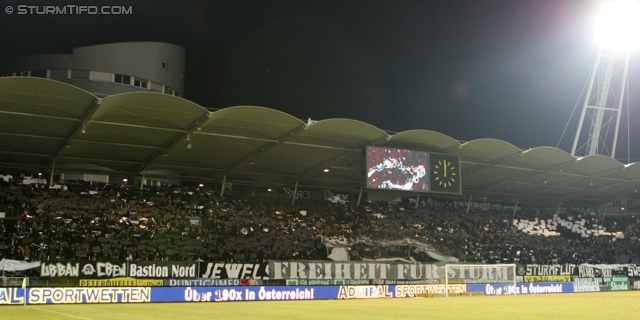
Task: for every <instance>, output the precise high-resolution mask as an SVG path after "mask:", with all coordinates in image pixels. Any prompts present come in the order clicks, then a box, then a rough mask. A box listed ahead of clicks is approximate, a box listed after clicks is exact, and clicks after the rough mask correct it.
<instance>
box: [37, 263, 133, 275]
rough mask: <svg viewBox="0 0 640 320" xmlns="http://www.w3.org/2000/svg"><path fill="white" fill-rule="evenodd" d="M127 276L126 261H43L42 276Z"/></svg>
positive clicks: (41, 265) (41, 266)
mask: <svg viewBox="0 0 640 320" xmlns="http://www.w3.org/2000/svg"><path fill="white" fill-rule="evenodd" d="M126 276H127V262H126V261H89V260H86V261H42V263H41V264H40V277H41V278H89V279H99V278H116V277H126Z"/></svg>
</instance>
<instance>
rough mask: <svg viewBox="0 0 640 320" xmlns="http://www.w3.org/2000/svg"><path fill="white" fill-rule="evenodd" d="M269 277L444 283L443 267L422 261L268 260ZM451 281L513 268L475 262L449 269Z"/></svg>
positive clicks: (492, 276) (494, 278)
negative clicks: (434, 280) (437, 280)
mask: <svg viewBox="0 0 640 320" xmlns="http://www.w3.org/2000/svg"><path fill="white" fill-rule="evenodd" d="M269 274H270V277H271V279H275V280H280V279H285V280H289V279H325V280H327V279H334V280H343V279H346V280H351V279H369V280H377V279H382V280H386V279H390V280H424V279H439V280H441V282H444V279H445V278H446V277H445V266H443V265H437V264H422V263H396V262H375V261H362V262H358V261H349V262H329V261H275V260H270V261H269ZM449 278H450V279H451V282H452V283H453V282H455V283H468V282H484V283H492V282H500V281H513V279H514V278H515V275H514V274H513V269H512V268H508V267H495V266H492V265H478V266H474V267H468V266H461V267H459V268H449Z"/></svg>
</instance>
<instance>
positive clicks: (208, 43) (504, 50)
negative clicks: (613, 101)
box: [0, 0, 640, 162]
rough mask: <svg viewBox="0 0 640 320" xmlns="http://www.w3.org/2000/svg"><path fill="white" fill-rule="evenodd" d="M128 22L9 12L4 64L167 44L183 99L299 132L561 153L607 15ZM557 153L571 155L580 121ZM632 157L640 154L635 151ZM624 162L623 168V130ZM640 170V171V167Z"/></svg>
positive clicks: (228, 7) (291, 4) (219, 16)
mask: <svg viewBox="0 0 640 320" xmlns="http://www.w3.org/2000/svg"><path fill="white" fill-rule="evenodd" d="M124 3H126V5H127V6H128V5H131V6H132V7H133V14H132V15H118V16H96V15H86V14H85V15H48V16H42V15H17V14H16V13H15V12H14V14H11V15H9V14H6V13H5V12H4V7H5V6H7V5H12V6H14V7H17V5H19V4H29V5H56V4H57V5H65V4H90V5H100V4H104V5H121V4H123V1H69V2H65V1H38V0H27V1H3V5H2V11H1V12H0V30H1V32H0V48H1V50H0V59H2V60H6V58H9V57H13V56H18V55H24V54H38V53H65V52H69V51H71V49H72V48H74V47H79V46H86V45H94V44H101V43H110V42H124V41H161V42H170V43H175V44H178V45H181V46H182V47H184V48H185V50H186V52H187V58H186V74H185V77H186V80H185V93H184V94H185V98H187V99H189V100H191V101H194V102H196V103H198V104H200V105H202V106H204V107H207V108H216V109H221V108H226V107H230V106H236V105H256V106H265V107H269V108H273V109H277V110H281V111H283V112H286V113H289V114H291V115H293V116H295V117H297V118H300V119H304V120H306V119H308V118H312V119H314V120H322V119H328V118H351V119H356V120H361V121H364V122H367V123H370V124H373V125H375V126H377V127H379V128H381V129H383V130H386V131H390V132H399V131H404V130H410V129H427V130H434V131H438V132H442V133H445V134H447V135H449V136H451V137H453V138H455V139H458V140H462V141H469V140H474V139H478V138H496V139H501V140H505V141H507V142H510V143H512V144H514V145H515V146H517V147H520V148H524V149H526V148H533V147H537V146H556V145H557V144H558V141H559V140H560V137H561V135H562V132H563V129H564V127H565V125H566V124H567V121H569V118H570V115H571V112H572V111H573V109H574V106H575V105H576V103H579V107H578V109H577V110H576V113H579V112H580V110H581V107H582V100H581V92H582V89H583V87H584V85H585V83H586V81H587V80H588V77H589V75H590V72H591V69H592V67H593V64H594V62H595V59H596V56H597V53H598V47H597V45H596V44H595V42H594V40H593V36H592V34H593V30H592V16H593V14H594V12H595V10H596V9H597V8H598V3H599V2H598V1H595V0H594V1H585V0H580V1H568V0H566V1H561V0H535V1H529V0H527V1H524V0H523V1H515V0H498V1H489V0H468V1H454V0H441V1H426V0H424V1H402V0H393V1H391V0H388V1H356V0H351V1H345V0H322V1H298V0H291V1H255V0H252V1H238V0H233V1H150V0H147V1H145V0H141V1H124ZM629 82H630V83H629V85H630V106H631V117H630V122H631V127H632V130H631V136H632V138H631V143H632V144H631V149H632V153H631V157H632V161H634V159H633V158H640V150H638V149H640V148H638V147H637V144H638V143H639V138H634V137H639V136H640V117H639V116H638V114H639V110H638V108H639V103H638V101H639V100H640V98H639V95H638V93H637V92H638V89H640V87H639V85H640V52H636V53H635V54H634V55H632V60H631V68H630V80H629ZM573 120H574V121H573V122H571V123H570V125H569V127H568V129H567V133H566V134H565V138H564V139H563V140H562V143H561V144H560V148H562V149H564V150H565V151H569V150H570V144H571V143H572V142H573V136H574V134H575V131H576V127H577V116H576V115H574V118H573ZM634 143H635V145H634ZM618 148H619V150H621V151H619V152H618V154H617V158H619V159H621V160H624V162H626V159H627V151H626V150H627V116H626V110H625V112H624V114H623V118H622V121H621V132H620V138H619V147H618ZM638 160H640V159H635V161H638Z"/></svg>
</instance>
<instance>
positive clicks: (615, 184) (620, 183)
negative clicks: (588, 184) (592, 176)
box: [565, 179, 640, 200]
mask: <svg viewBox="0 0 640 320" xmlns="http://www.w3.org/2000/svg"><path fill="white" fill-rule="evenodd" d="M638 182H640V179H635V180H627V181H618V182H613V183H610V184H608V185H606V186H604V187H598V188H595V189H592V188H589V189H587V190H583V191H580V192H574V193H571V194H569V195H567V196H565V198H571V197H582V196H588V195H591V194H594V193H597V192H602V191H607V190H610V189H614V188H618V187H620V186H623V185H625V184H630V185H631V186H630V187H629V192H621V193H617V194H615V195H613V196H609V197H608V199H615V198H618V197H619V196H621V195H624V194H631V193H633V190H632V188H633V186H634V184H636V183H638ZM605 200H606V199H605Z"/></svg>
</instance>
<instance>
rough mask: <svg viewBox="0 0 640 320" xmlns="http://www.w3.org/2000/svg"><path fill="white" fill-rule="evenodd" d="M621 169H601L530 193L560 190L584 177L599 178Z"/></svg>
mask: <svg viewBox="0 0 640 320" xmlns="http://www.w3.org/2000/svg"><path fill="white" fill-rule="evenodd" d="M619 170H620V168H614V169H609V170H605V171H601V172H598V173H596V174H594V175H590V176H578V177H575V178H572V179H569V180H567V181H563V182H560V183H557V184H554V185H549V188H546V189H542V190H537V191H533V192H529V194H539V193H542V192H545V191H547V190H548V191H554V190H558V189H559V188H563V187H564V186H568V185H570V184H572V183H574V182H576V181H580V180H583V179H593V178H597V177H600V176H603V175H605V174H608V173H611V172H616V171H619Z"/></svg>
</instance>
